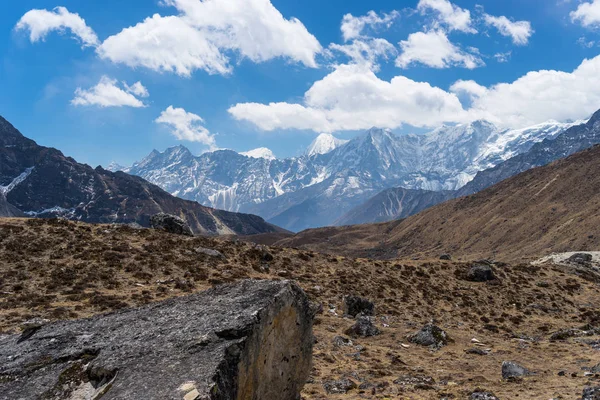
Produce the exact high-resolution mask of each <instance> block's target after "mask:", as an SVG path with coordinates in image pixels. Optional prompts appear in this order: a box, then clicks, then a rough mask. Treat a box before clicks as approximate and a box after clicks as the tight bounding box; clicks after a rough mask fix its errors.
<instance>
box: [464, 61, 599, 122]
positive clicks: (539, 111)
mask: <svg viewBox="0 0 600 400" xmlns="http://www.w3.org/2000/svg"><path fill="white" fill-rule="evenodd" d="M598 87H600V56H597V57H595V58H593V59H591V60H584V61H583V62H582V63H581V65H580V66H579V67H577V68H576V69H575V70H574V71H573V72H563V71H555V70H541V71H531V72H529V73H527V74H526V75H524V76H523V77H521V78H519V79H517V80H516V81H514V82H512V83H500V84H497V85H494V86H492V87H490V88H488V90H487V92H486V93H485V95H483V96H480V97H479V98H477V99H474V101H473V104H472V107H471V109H469V114H470V115H471V117H472V118H473V119H479V118H483V119H487V120H490V121H492V122H494V123H497V124H499V125H502V126H509V127H523V126H527V125H531V124H537V123H541V122H544V121H547V120H550V119H555V120H559V121H561V120H566V119H571V118H577V119H582V118H586V117H589V116H590V115H591V114H592V113H593V112H594V111H596V110H598V108H600V92H599V91H598V90H597V88H598Z"/></svg>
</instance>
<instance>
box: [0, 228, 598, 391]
mask: <svg viewBox="0 0 600 400" xmlns="http://www.w3.org/2000/svg"><path fill="white" fill-rule="evenodd" d="M202 248H204V249H211V250H218V251H219V252H220V253H221V254H222V256H218V254H217V255H214V254H213V255H212V256H211V255H209V254H207V252H206V250H203V249H202ZM209 253H210V252H209ZM470 268H471V265H470V264H469V263H459V262H447V261H439V260H436V261H399V260H396V261H374V260H366V259H350V258H345V257H339V256H338V257H334V256H326V255H323V254H318V253H313V252H310V251H304V250H294V249H283V248H268V247H261V246H256V245H254V244H250V243H244V242H241V241H225V240H223V239H218V238H206V237H195V238H192V237H181V236H175V235H169V234H166V233H163V232H158V231H153V230H149V229H141V230H136V229H132V228H130V227H128V226H120V225H88V224H83V223H75V222H69V221H64V220H51V221H46V220H37V219H31V220H23V219H4V220H2V219H0V340H2V339H3V335H2V331H14V330H19V329H20V327H21V322H23V321H24V320H29V319H31V318H35V317H42V318H47V319H50V320H56V319H67V318H81V317H86V316H89V315H92V314H97V313H103V312H108V311H112V310H116V309H120V308H123V307H131V306H138V305H141V304H145V303H149V302H154V301H160V300H163V299H167V298H169V297H173V296H181V295H186V294H188V293H191V292H194V291H197V290H202V289H206V288H209V287H210V286H212V285H214V284H218V283H223V282H232V281H236V280H239V279H244V278H258V279H292V280H295V281H297V282H298V283H299V284H300V285H301V286H302V288H304V290H305V291H306V292H307V294H308V295H309V297H310V299H311V300H312V301H315V302H318V303H321V304H322V305H323V308H324V310H323V312H322V313H320V314H318V315H317V318H316V321H315V327H314V333H315V337H316V342H315V346H314V354H313V362H314V367H313V371H312V374H311V380H310V381H309V383H308V384H307V385H306V387H305V389H304V392H303V399H305V400H324V399H333V400H336V399H338V400H342V399H343V400H346V399H347V400H358V399H424V400H429V399H436V400H437V399H442V398H447V399H457V400H458V399H468V398H472V397H471V393H472V392H473V391H474V390H475V389H477V388H481V389H484V390H486V391H490V392H493V393H495V394H496V396H497V397H498V398H500V399H549V398H556V399H558V398H563V399H575V398H579V397H580V394H581V392H582V390H583V388H584V387H586V386H588V385H594V386H595V385H598V384H599V383H600V376H599V375H598V374H597V373H596V374H595V373H590V372H589V369H590V368H591V367H593V366H595V365H596V364H598V363H599V362H600V352H598V351H597V350H594V349H598V348H600V336H598V335H597V333H598V332H600V330H598V331H595V330H593V329H591V328H592V326H598V325H600V313H599V312H598V309H599V305H600V290H599V288H600V286H599V283H600V278H599V277H598V274H596V273H594V272H593V270H591V269H586V268H584V267H576V266H571V267H569V266H555V265H543V266H530V265H506V264H496V265H493V266H492V268H493V270H494V274H495V276H496V278H497V279H495V280H493V281H489V282H472V281H468V280H466V279H465V275H466V272H467V271H469V269H470ZM586 271H587V272H586ZM349 294H357V295H360V296H365V297H367V298H369V299H371V300H372V301H374V303H375V312H376V317H375V319H374V324H375V326H376V327H377V328H378V329H380V330H381V334H380V335H378V336H373V337H366V338H365V337H358V338H352V343H347V342H346V343H341V344H338V345H336V344H334V338H335V337H336V336H346V335H345V334H344V331H345V330H346V329H347V328H348V327H350V326H351V325H352V324H354V322H355V321H354V320H353V319H351V318H346V317H344V316H343V297H344V296H345V295H349ZM432 319H433V320H435V323H436V324H437V325H438V326H440V327H441V328H442V329H444V330H445V331H446V332H447V333H448V335H449V336H450V337H451V338H452V339H453V341H452V342H450V343H448V345H447V346H444V347H442V348H441V349H439V350H432V349H429V348H427V347H421V346H418V345H415V344H412V343H409V342H408V340H407V338H406V336H407V335H409V334H412V333H414V332H415V331H416V330H418V329H420V328H421V327H422V326H423V325H424V324H426V323H428V322H429V321H430V320H432ZM585 325H587V326H586V327H585V333H582V332H583V331H573V332H574V333H573V335H575V336H578V335H580V336H579V337H568V336H569V335H568V334H565V335H563V336H564V337H561V339H564V340H558V341H552V340H550V337H551V335H552V334H553V333H554V332H556V331H558V330H561V329H565V328H582V327H584V326H585ZM581 335H584V336H581ZM585 335H589V336H585ZM474 338H476V339H477V340H478V341H479V342H474V341H473V340H472V339H474ZM338 343H339V342H338ZM478 353H479V354H478ZM507 360H509V361H516V362H518V363H520V364H522V365H524V366H525V367H527V368H529V369H531V370H532V371H533V372H535V375H533V376H531V377H527V378H525V379H524V381H523V382H509V381H506V380H502V377H501V365H502V362H503V361H507ZM3 364H4V363H3V360H1V359H0V383H1V382H2V379H10V376H8V377H7V376H6V375H3V374H2V371H3V368H2V366H3ZM143 367H144V366H140V368H143ZM599 368H600V367H599ZM561 371H562V372H561ZM344 378H347V379H350V380H351V381H352V382H354V383H355V385H356V386H355V387H353V388H349V390H348V391H347V393H337V394H334V393H329V394H328V393H326V390H325V386H326V385H328V384H330V383H331V382H332V381H337V380H340V379H344ZM351 386H352V385H351ZM328 387H331V386H328ZM150 397H152V396H150ZM473 398H475V397H473ZM477 398H483V397H477ZM487 398H490V397H487ZM264 400H271V399H264Z"/></svg>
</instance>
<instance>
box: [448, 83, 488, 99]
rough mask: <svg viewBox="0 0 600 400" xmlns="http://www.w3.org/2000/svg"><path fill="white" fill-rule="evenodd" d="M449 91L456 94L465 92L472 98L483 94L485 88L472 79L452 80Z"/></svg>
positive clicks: (485, 90)
mask: <svg viewBox="0 0 600 400" xmlns="http://www.w3.org/2000/svg"><path fill="white" fill-rule="evenodd" d="M450 91H451V92H452V93H456V94H465V95H467V96H469V97H470V98H471V99H473V98H479V97H482V96H484V95H485V94H486V93H487V88H486V87H485V86H481V85H480V84H478V83H477V82H475V81H473V80H469V81H464V80H458V81H456V82H454V84H453V85H452V86H450Z"/></svg>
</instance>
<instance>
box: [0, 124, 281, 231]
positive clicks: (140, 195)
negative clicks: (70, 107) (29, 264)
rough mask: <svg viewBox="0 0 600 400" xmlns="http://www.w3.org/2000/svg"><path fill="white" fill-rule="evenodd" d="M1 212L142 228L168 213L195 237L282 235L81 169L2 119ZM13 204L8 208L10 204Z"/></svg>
mask: <svg viewBox="0 0 600 400" xmlns="http://www.w3.org/2000/svg"><path fill="white" fill-rule="evenodd" d="M0 189H1V193H0V197H2V199H5V200H6V201H4V203H5V205H4V206H2V201H0V210H2V211H4V212H3V214H2V215H4V216H15V215H20V214H21V213H24V214H26V215H29V216H32V217H55V216H61V217H65V218H69V219H74V220H81V221H88V222H104V223H107V222H119V223H129V222H137V223H139V224H141V225H143V226H148V225H149V222H150V217H151V216H152V215H154V214H156V213H158V212H166V213H170V214H175V215H178V216H181V217H183V218H184V219H185V220H187V222H188V223H189V225H190V227H191V228H192V230H194V232H196V233H207V234H244V235H247V234H253V233H265V232H276V231H279V230H280V229H279V228H277V227H275V226H273V225H271V224H268V223H266V222H265V221H264V220H263V219H262V218H260V217H257V216H254V215H245V214H236V213H232V212H227V211H220V210H215V209H212V208H208V207H204V206H202V205H200V204H198V203H196V202H193V201H186V200H182V199H180V198H177V197H174V196H171V195H170V194H169V193H167V192H165V191H164V190H162V189H160V188H159V187H158V186H155V185H153V184H151V183H148V182H147V181H145V180H144V179H142V178H140V177H137V176H131V175H128V174H125V173H123V172H116V173H113V172H109V171H106V170H104V169H102V168H101V167H98V168H96V169H93V168H91V167H90V166H88V165H85V164H80V163H78V162H76V161H75V160H73V159H72V158H70V157H65V156H64V155H63V154H62V153H61V152H60V151H58V150H56V149H53V148H48V147H43V146H39V145H37V144H36V143H35V142H34V141H33V140H30V139H28V138H26V137H24V136H23V135H22V134H21V133H20V132H19V131H18V130H17V129H15V128H14V127H13V126H12V125H11V124H10V123H9V122H8V121H6V120H5V119H3V118H2V117H0ZM6 203H8V204H6Z"/></svg>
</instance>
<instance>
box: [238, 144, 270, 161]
mask: <svg viewBox="0 0 600 400" xmlns="http://www.w3.org/2000/svg"><path fill="white" fill-rule="evenodd" d="M240 154H241V155H243V156H246V157H250V158H264V159H265V160H275V159H276V158H277V157H275V154H273V152H272V151H271V149H267V148H266V147H259V148H258V149H254V150H250V151H246V152H244V153H240Z"/></svg>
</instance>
